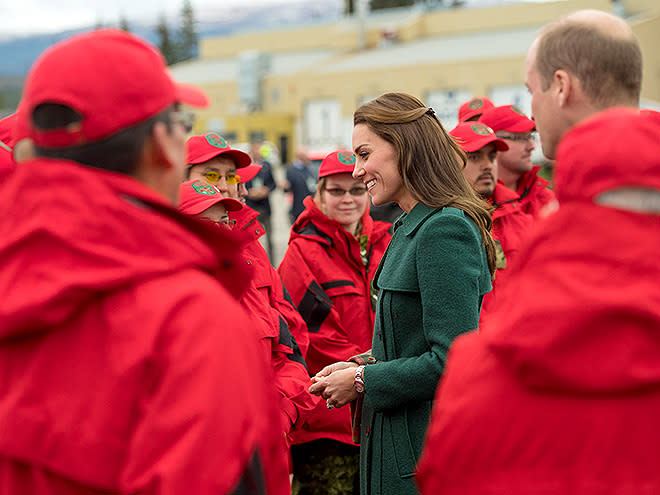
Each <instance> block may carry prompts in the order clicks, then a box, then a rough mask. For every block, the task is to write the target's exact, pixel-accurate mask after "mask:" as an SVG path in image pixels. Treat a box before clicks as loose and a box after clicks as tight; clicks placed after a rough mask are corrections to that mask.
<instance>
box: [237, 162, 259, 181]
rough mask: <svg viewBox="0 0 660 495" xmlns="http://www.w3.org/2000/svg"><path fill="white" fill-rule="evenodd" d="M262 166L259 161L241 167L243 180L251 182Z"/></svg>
mask: <svg viewBox="0 0 660 495" xmlns="http://www.w3.org/2000/svg"><path fill="white" fill-rule="evenodd" d="M262 168H263V167H262V166H261V165H259V164H258V163H250V164H249V165H248V166H247V167H243V168H241V182H250V181H251V180H252V179H254V178H255V177H256V176H257V174H258V173H259V172H261V169H262Z"/></svg>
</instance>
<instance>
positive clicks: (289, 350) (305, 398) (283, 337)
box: [270, 266, 319, 433]
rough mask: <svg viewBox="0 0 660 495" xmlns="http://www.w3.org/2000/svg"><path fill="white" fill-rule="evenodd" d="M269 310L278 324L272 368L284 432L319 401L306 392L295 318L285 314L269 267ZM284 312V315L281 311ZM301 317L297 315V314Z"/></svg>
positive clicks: (275, 276)
mask: <svg viewBox="0 0 660 495" xmlns="http://www.w3.org/2000/svg"><path fill="white" fill-rule="evenodd" d="M270 268H271V280H272V282H271V292H270V294H271V308H272V311H274V312H275V313H276V314H275V317H276V318H277V320H278V322H279V336H278V340H277V344H276V345H275V346H274V348H273V353H272V354H273V356H272V358H273V369H274V370H275V386H276V388H277V390H278V391H279V392H280V395H281V397H282V414H283V415H284V417H285V418H286V421H284V427H285V430H284V431H285V432H287V433H288V432H289V431H290V430H291V429H292V427H294V426H295V425H296V424H298V423H299V420H300V419H301V417H304V416H305V415H306V414H307V413H308V412H309V411H311V410H312V409H314V407H316V404H317V403H318V402H319V399H318V398H317V397H315V396H313V395H312V394H310V393H309V391H308V389H309V386H310V384H311V383H310V379H309V372H308V371H307V365H306V364H305V359H304V358H303V354H302V352H301V350H300V348H299V346H298V344H297V342H296V339H295V338H294V337H293V335H292V334H291V330H290V327H289V320H288V319H287V316H288V318H290V319H292V320H293V321H295V316H294V314H293V313H291V312H289V311H285V310H286V309H287V307H286V304H288V303H286V301H284V295H283V292H282V290H281V287H282V281H281V279H280V276H279V274H278V273H277V271H276V270H275V269H274V268H273V267H272V266H271V267H270ZM283 311H284V312H283ZM298 318H300V315H298ZM300 321H302V318H300Z"/></svg>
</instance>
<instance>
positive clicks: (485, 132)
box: [472, 124, 493, 136]
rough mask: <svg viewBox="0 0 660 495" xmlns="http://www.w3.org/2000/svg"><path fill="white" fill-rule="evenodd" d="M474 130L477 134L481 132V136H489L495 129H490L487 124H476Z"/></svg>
mask: <svg viewBox="0 0 660 495" xmlns="http://www.w3.org/2000/svg"><path fill="white" fill-rule="evenodd" d="M472 130H473V131H474V133H475V134H479V135H480V136H489V135H490V134H492V133H493V131H491V130H490V127H488V126H487V125H485V124H474V125H473V126H472Z"/></svg>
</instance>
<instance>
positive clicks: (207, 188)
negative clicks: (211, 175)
mask: <svg viewBox="0 0 660 495" xmlns="http://www.w3.org/2000/svg"><path fill="white" fill-rule="evenodd" d="M192 188H193V189H194V190H195V191H197V192H198V193H199V194H204V195H205V196H215V195H216V194H218V191H217V189H216V188H215V187H214V186H212V185H211V184H205V183H203V182H201V181H198V182H193V184H192Z"/></svg>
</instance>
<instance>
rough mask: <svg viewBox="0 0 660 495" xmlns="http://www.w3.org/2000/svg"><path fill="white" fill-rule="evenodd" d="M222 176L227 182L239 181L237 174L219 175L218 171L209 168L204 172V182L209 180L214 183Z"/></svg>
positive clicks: (235, 182)
mask: <svg viewBox="0 0 660 495" xmlns="http://www.w3.org/2000/svg"><path fill="white" fill-rule="evenodd" d="M222 177H224V178H225V181H226V182H227V184H238V183H239V182H241V176H240V175H238V174H227V175H220V173H219V172H216V171H214V170H209V171H208V172H206V173H205V174H204V178H205V179H206V182H210V183H211V184H215V183H216V182H218V181H219V180H220V179H221V178H222Z"/></svg>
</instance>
